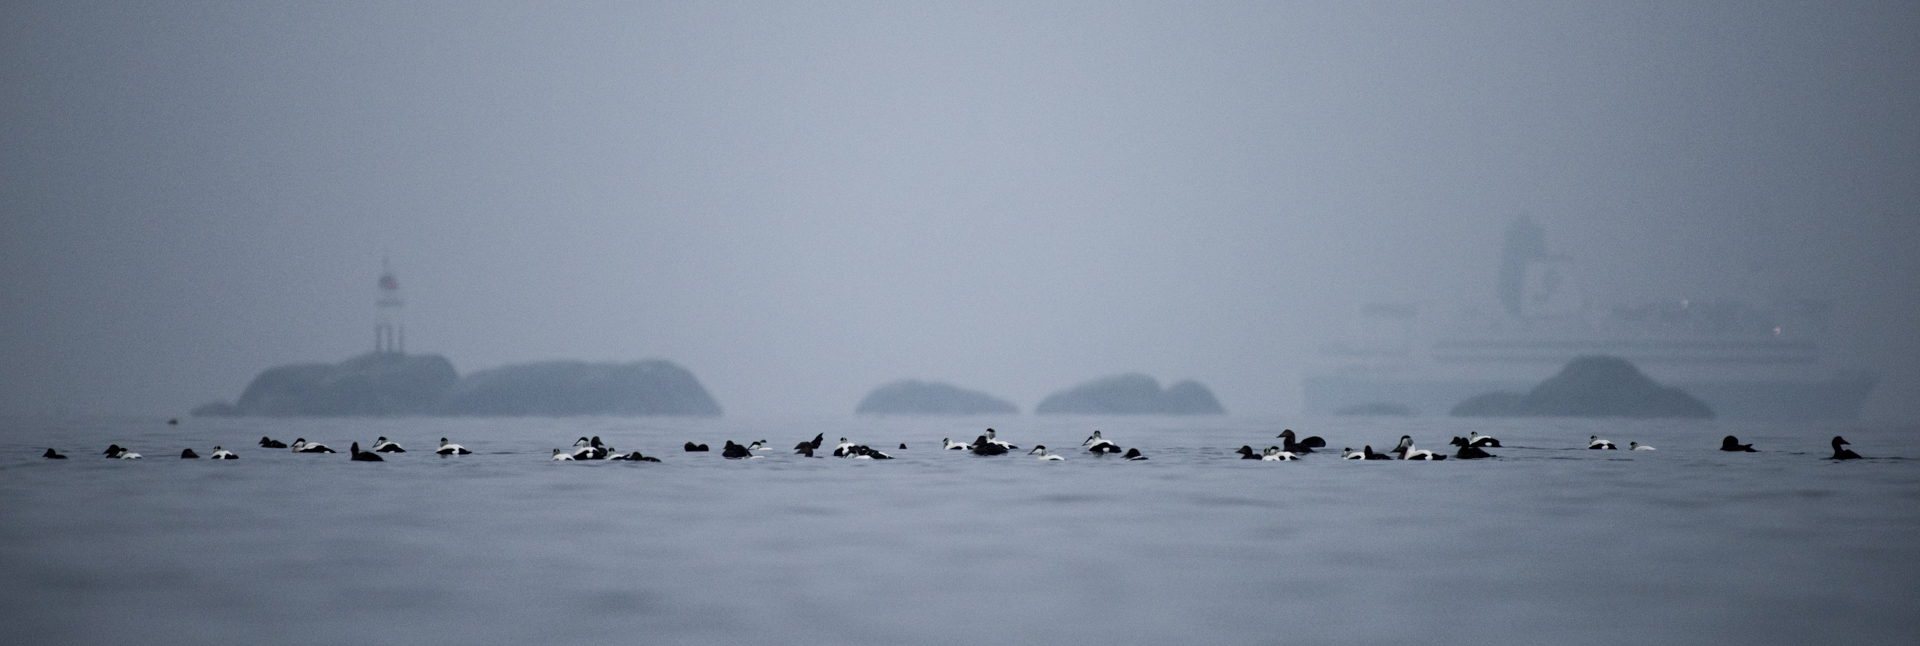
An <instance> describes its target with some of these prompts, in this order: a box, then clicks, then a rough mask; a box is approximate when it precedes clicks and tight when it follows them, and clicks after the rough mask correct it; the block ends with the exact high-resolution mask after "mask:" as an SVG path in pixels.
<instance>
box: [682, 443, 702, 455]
mask: <svg viewBox="0 0 1920 646" xmlns="http://www.w3.org/2000/svg"><path fill="white" fill-rule="evenodd" d="M705 450H707V445H705V444H694V443H692V442H688V443H687V446H686V451H687V452H688V453H693V452H695V451H705Z"/></svg>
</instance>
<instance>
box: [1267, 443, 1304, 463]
mask: <svg viewBox="0 0 1920 646" xmlns="http://www.w3.org/2000/svg"><path fill="white" fill-rule="evenodd" d="M1299 457H1300V456H1297V455H1294V453H1293V452H1292V451H1286V450H1282V449H1281V448H1280V447H1277V446H1269V447H1267V450H1265V451H1261V452H1260V460H1261V461H1264V462H1291V461H1293V460H1296V459H1299Z"/></svg>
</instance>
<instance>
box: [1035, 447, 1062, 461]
mask: <svg viewBox="0 0 1920 646" xmlns="http://www.w3.org/2000/svg"><path fill="white" fill-rule="evenodd" d="M1027 455H1038V456H1040V459H1042V460H1065V459H1066V458H1063V457H1060V456H1057V455H1054V454H1052V453H1048V452H1047V445H1045V444H1035V445H1033V450H1032V451H1028V452H1027Z"/></svg>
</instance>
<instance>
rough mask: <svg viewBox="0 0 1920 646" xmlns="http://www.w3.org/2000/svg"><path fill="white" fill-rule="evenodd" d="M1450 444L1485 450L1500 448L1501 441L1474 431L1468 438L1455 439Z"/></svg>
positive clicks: (1469, 433) (1470, 432) (1468, 434)
mask: <svg viewBox="0 0 1920 646" xmlns="http://www.w3.org/2000/svg"><path fill="white" fill-rule="evenodd" d="M1448 444H1451V445H1453V446H1461V447H1467V446H1470V447H1473V448H1476V449H1484V448H1487V447H1493V448H1500V440H1496V439H1493V438H1492V437H1491V436H1487V435H1481V434H1480V433H1478V432H1472V431H1469V432H1468V433H1467V436H1466V437H1456V438H1453V441H1451V442H1448Z"/></svg>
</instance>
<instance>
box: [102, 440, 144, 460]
mask: <svg viewBox="0 0 1920 646" xmlns="http://www.w3.org/2000/svg"><path fill="white" fill-rule="evenodd" d="M106 455H107V458H108V459H112V460H138V459H140V454H138V453H134V452H132V451H129V450H127V449H126V447H123V446H120V445H118V444H109V445H107V453H106Z"/></svg>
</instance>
